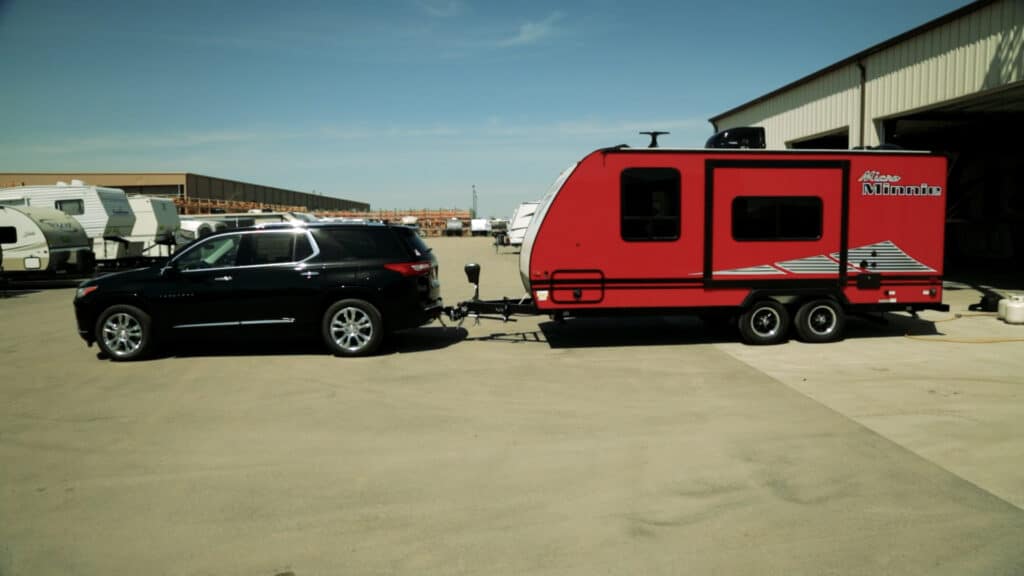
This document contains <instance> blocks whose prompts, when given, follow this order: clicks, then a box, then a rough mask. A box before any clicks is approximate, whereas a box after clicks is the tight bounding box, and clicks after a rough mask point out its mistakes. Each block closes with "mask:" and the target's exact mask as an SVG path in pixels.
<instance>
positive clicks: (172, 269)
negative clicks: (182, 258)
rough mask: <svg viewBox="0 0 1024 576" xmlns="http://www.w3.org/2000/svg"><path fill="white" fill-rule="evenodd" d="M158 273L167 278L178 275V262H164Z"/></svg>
mask: <svg viewBox="0 0 1024 576" xmlns="http://www.w3.org/2000/svg"><path fill="white" fill-rule="evenodd" d="M160 275H161V276H166V277H168V278H174V277H175V276H177V275H178V264H177V263H176V262H173V261H171V260H168V261H167V262H164V266H163V268H161V269H160Z"/></svg>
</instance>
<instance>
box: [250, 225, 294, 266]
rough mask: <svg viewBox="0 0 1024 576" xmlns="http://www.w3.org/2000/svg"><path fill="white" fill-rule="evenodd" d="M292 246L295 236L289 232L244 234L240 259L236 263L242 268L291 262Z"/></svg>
mask: <svg viewBox="0 0 1024 576" xmlns="http://www.w3.org/2000/svg"><path fill="white" fill-rule="evenodd" d="M294 244H295V234H293V233H291V232H271V233H264V234H246V235H245V245H244V249H243V250H242V257H241V258H239V262H238V263H239V264H240V265H242V266H253V265H258V264H285V263H288V262H291V261H292V247H293V245H294Z"/></svg>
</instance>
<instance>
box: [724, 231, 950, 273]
mask: <svg viewBox="0 0 1024 576" xmlns="http://www.w3.org/2000/svg"><path fill="white" fill-rule="evenodd" d="M848 255H849V257H848V258H847V265H848V266H849V269H850V270H854V271H864V272H935V269H933V268H929V267H928V266H925V265H924V264H922V263H920V262H918V261H917V260H915V259H914V258H912V257H911V256H910V255H909V254H907V253H906V252H904V251H903V250H901V249H900V247H899V246H897V245H896V244H895V243H894V242H893V241H891V240H886V241H884V242H878V243H876V244H868V245H867V246H859V247H857V248H851V249H850V250H849V252H848ZM861 262H866V263H867V267H866V268H861V266H860V264H861ZM838 273H839V253H838V252H833V253H831V254H819V255H817V256H809V257H807V258H797V259H796V260H784V261H782V262H775V263H774V264H763V265H760V266H747V267H745V268H731V269H729V270H715V271H714V274H716V275H719V276H773V275H780V274H838Z"/></svg>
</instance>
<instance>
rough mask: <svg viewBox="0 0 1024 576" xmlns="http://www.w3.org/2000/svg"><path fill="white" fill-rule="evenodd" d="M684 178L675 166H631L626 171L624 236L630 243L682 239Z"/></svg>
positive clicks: (623, 184) (622, 192)
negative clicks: (681, 191)
mask: <svg viewBox="0 0 1024 576" xmlns="http://www.w3.org/2000/svg"><path fill="white" fill-rule="evenodd" d="M680 189H681V179H680V176H679V171H678V170H676V169H675V168H627V169H625V170H623V171H622V177H621V187H620V207H621V214H622V221H621V233H622V239H623V240H626V241H629V242H651V241H655V242H656V241H671V240H678V239H679V196H680Z"/></svg>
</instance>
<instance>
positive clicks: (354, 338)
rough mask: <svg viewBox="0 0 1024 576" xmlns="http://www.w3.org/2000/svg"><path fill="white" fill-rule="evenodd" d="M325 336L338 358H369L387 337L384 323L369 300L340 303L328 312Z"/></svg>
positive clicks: (326, 314) (350, 300)
mask: <svg viewBox="0 0 1024 576" xmlns="http://www.w3.org/2000/svg"><path fill="white" fill-rule="evenodd" d="M323 337H324V342H325V343H326V344H327V347H328V348H330V349H331V352H333V353H334V354H335V355H336V356H368V355H370V354H373V353H374V352H375V351H376V350H377V348H378V347H379V346H380V343H381V340H383V338H384V321H383V320H382V319H381V316H380V311H379V310H377V308H376V307H375V306H374V305H373V304H370V303H369V302H367V301H365V300H358V299H355V298H352V299H348V300H339V301H338V302H335V303H334V304H333V305H332V306H331V307H330V308H328V309H327V312H325V313H324V320H323Z"/></svg>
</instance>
